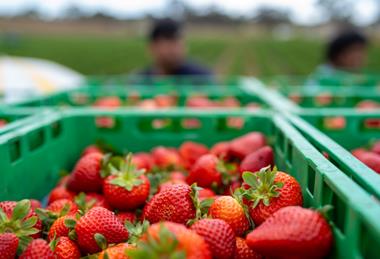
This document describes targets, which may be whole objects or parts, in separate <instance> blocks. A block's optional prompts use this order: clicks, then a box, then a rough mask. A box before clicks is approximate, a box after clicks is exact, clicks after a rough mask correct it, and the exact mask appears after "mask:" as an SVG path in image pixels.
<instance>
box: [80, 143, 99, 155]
mask: <svg viewBox="0 0 380 259" xmlns="http://www.w3.org/2000/svg"><path fill="white" fill-rule="evenodd" d="M91 153H100V154H103V151H102V150H101V149H100V148H99V147H98V146H96V145H90V146H88V147H86V148H85V149H84V150H83V152H82V155H81V156H82V157H83V156H85V155H88V154H91Z"/></svg>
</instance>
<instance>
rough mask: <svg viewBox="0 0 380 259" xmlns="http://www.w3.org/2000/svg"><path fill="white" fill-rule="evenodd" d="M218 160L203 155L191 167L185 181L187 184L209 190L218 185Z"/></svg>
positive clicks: (220, 177) (220, 179) (220, 180)
mask: <svg viewBox="0 0 380 259" xmlns="http://www.w3.org/2000/svg"><path fill="white" fill-rule="evenodd" d="M219 169H220V161H219V159H218V158H217V157H216V156H214V155H211V154H207V155H203V156H201V157H200V158H198V160H197V161H196V162H195V164H194V165H193V166H192V167H191V169H190V173H189V175H188V177H187V179H186V182H187V183H188V184H192V183H197V185H198V186H200V187H204V188H210V187H211V186H212V185H217V186H218V185H220V184H221V182H222V174H221V171H220V170H219Z"/></svg>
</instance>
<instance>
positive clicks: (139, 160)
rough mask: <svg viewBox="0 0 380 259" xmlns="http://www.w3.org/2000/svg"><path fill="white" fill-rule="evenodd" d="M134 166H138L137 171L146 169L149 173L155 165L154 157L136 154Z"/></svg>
mask: <svg viewBox="0 0 380 259" xmlns="http://www.w3.org/2000/svg"><path fill="white" fill-rule="evenodd" d="M132 164H134V165H135V166H136V168H137V169H145V170H146V172H149V171H150V170H151V169H152V168H153V165H154V161H153V158H152V156H151V155H150V154H149V153H143V152H141V153H135V154H133V156H132Z"/></svg>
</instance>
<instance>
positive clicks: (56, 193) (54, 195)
mask: <svg viewBox="0 0 380 259" xmlns="http://www.w3.org/2000/svg"><path fill="white" fill-rule="evenodd" d="M74 196H75V193H74V192H71V191H69V190H67V189H66V187H64V186H57V187H55V188H54V189H53V190H52V191H51V192H50V194H49V199H48V204H50V203H52V202H53V201H56V200H60V199H68V200H72V199H73V198H74Z"/></svg>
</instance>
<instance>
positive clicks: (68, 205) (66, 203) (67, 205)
mask: <svg viewBox="0 0 380 259" xmlns="http://www.w3.org/2000/svg"><path fill="white" fill-rule="evenodd" d="M46 210H48V211H50V212H52V213H54V214H57V215H61V214H63V215H64V214H75V213H76V212H77V211H78V206H77V205H76V204H75V203H74V202H73V201H71V200H68V199H60V200H56V201H54V202H52V203H51V204H49V205H48V206H47V207H46Z"/></svg>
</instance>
